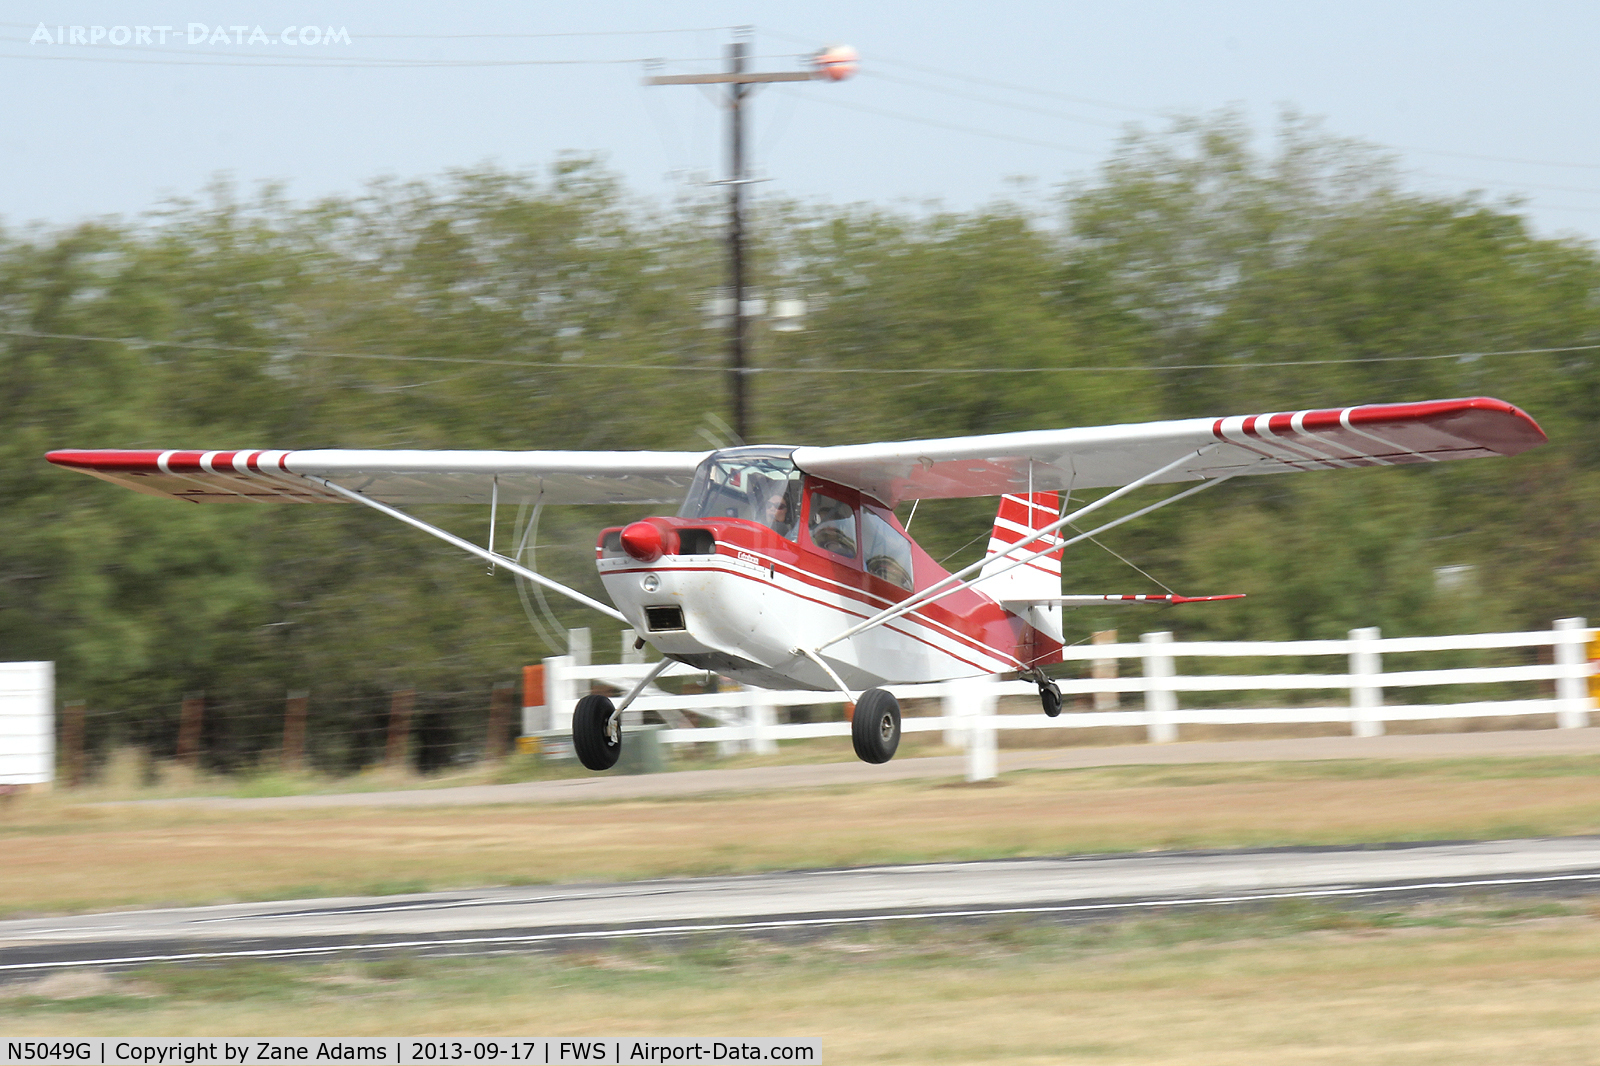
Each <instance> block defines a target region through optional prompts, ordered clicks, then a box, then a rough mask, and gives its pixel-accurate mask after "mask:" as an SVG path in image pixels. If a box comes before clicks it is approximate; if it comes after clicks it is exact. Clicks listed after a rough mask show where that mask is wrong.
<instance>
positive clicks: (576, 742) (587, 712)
mask: <svg viewBox="0 0 1600 1066" xmlns="http://www.w3.org/2000/svg"><path fill="white" fill-rule="evenodd" d="M613 710H615V705H614V704H612V702H611V701H610V700H609V699H607V698H606V697H604V696H593V695H590V696H585V697H583V699H581V700H579V701H578V706H577V707H575V708H573V711H572V749H573V750H574V751H576V752H577V753H578V761H579V762H581V763H583V765H585V766H587V767H588V768H589V769H591V770H609V769H611V768H612V767H613V766H615V765H617V756H618V755H621V754H622V732H621V729H620V728H619V729H618V731H617V732H616V734H615V735H613V734H612V732H611V712H612V711H613Z"/></svg>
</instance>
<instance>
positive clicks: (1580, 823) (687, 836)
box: [0, 757, 1600, 914]
mask: <svg viewBox="0 0 1600 1066" xmlns="http://www.w3.org/2000/svg"><path fill="white" fill-rule="evenodd" d="M1597 770H1600V759H1594V758H1554V757H1553V758H1546V759H1529V760H1479V761H1464V762H1460V763H1452V762H1446V761H1439V762H1430V763H1413V764H1379V763H1366V762H1350V763H1323V764H1306V763H1299V764H1239V765H1229V766H1175V767H1126V768H1108V769H1103V770H1083V771H1071V772H1029V773H1021V774H1012V775H1008V776H1007V777H1006V778H1004V779H1002V781H1001V783H1000V784H999V785H998V786H997V787H991V788H982V789H977V788H968V787H963V786H962V785H960V784H959V783H958V782H950V781H947V782H937V781H935V782H902V783H896V784H886V785H877V786H867V787H852V788H836V789H826V790H823V789H818V790H811V791H796V792H792V793H782V794H772V793H762V794H756V795H743V796H713V797H705V798H696V799H680V800H652V801H629V802H615V803H604V804H582V805H580V804H561V805H551V806H543V807H539V806H531V805H521V806H516V805H506V806H496V807H481V808H469V809H462V808H442V809H414V808H413V809H401V810H379V809H332V810H317V811H293V812H279V811H260V812H238V811H234V812H217V811H207V810H197V809H191V808H170V807H149V808H138V807H114V808H105V807H99V808H91V807H83V806H71V805H64V804H63V803H62V801H61V799H60V797H59V796H57V797H50V798H41V799H39V800H38V801H23V802H19V803H18V804H15V805H14V806H13V807H12V808H11V809H10V810H9V811H7V812H4V813H0V851H3V853H4V856H5V861H4V863H0V909H3V910H4V911H6V912H9V913H12V914H16V913H29V912H31V913H38V912H46V911H57V910H91V909H103V908H108V907H118V906H132V905H143V906H148V905H156V904H168V903H195V902H216V901H223V900H236V899H261V898H277V897H283V896H307V895H332V894H347V893H357V894H359V893H384V892H394V891H408V890H421V889H426V888H449V887H461V886H469V885H486V884H520V883H534V882H551V881H574V880H612V879H632V878H642V877H658V876H676V875H695V874H713V873H729V872H751V871H759V870H770V869H793V868H803V867H833V866H853V865H862V864H873V863H886V862H909V861H923V860H932V859H974V858H990V857H1005V856H1017V855H1062V854H1072V853H1082V852H1107V851H1137V850H1144V849H1165V848H1196V847H1226V846H1261V845H1283V844H1333V843H1358V842H1375V841H1395V840H1418V839H1467V838H1479V839H1482V838H1499V837H1515V836H1543V835H1565V834H1578V833H1594V832H1600V773H1597Z"/></svg>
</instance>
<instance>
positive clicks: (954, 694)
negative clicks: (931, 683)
mask: <svg viewBox="0 0 1600 1066" xmlns="http://www.w3.org/2000/svg"><path fill="white" fill-rule="evenodd" d="M940 703H941V706H940V708H939V713H940V714H941V715H943V716H944V720H945V727H944V746H945V747H947V748H965V747H966V746H967V739H968V737H967V723H965V722H962V721H958V720H957V719H959V718H960V717H961V716H962V715H964V714H966V713H967V712H966V711H965V710H963V709H962V708H963V707H964V706H965V704H964V703H963V702H962V689H961V684H960V682H958V681H947V682H945V686H944V696H943V697H942V698H941V700H940Z"/></svg>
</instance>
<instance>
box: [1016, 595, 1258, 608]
mask: <svg viewBox="0 0 1600 1066" xmlns="http://www.w3.org/2000/svg"><path fill="white" fill-rule="evenodd" d="M1244 596H1245V594H1244V593H1242V592H1230V593H1228V594H1226V595H1223V596H1179V595H1178V594H1176V593H1172V594H1169V595H1163V596H1157V595H1150V594H1146V593H1140V594H1138V595H1131V596H1044V597H1040V598H1038V599H1028V600H1001V601H1000V604H1001V606H1003V607H1005V608H1006V609H1007V610H1010V611H1020V610H1023V609H1025V608H1028V607H1099V606H1101V605H1102V604H1110V605H1112V606H1121V605H1124V604H1127V605H1133V604H1139V603H1147V604H1150V605H1152V606H1156V607H1167V606H1171V605H1172V604H1174V603H1214V602H1216V601H1217V600H1242V599H1244Z"/></svg>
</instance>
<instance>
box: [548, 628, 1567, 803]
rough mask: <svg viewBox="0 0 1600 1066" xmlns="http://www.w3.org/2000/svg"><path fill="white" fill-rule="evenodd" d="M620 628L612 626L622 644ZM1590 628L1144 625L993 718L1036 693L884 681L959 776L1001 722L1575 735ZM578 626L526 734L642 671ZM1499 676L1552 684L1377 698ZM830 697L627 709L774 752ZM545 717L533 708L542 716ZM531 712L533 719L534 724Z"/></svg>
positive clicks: (1092, 651)
mask: <svg viewBox="0 0 1600 1066" xmlns="http://www.w3.org/2000/svg"><path fill="white" fill-rule="evenodd" d="M629 637H631V633H627V634H624V644H625V645H626V644H627V642H628V638H629ZM1594 638H1595V631H1594V630H1592V629H1589V628H1588V623H1587V622H1586V621H1585V620H1584V619H1582V618H1563V619H1560V620H1559V621H1557V622H1556V623H1555V627H1554V628H1553V629H1551V630H1549V631H1541V632H1530V633H1460V634H1455V635H1451V636H1439V637H1391V638H1388V639H1385V638H1383V637H1381V636H1380V634H1379V633H1378V630H1377V629H1352V630H1351V631H1350V635H1349V637H1348V638H1347V639H1345V640H1290V641H1197V642H1183V643H1179V642H1174V641H1173V640H1172V634H1171V633H1145V634H1143V635H1142V636H1141V637H1140V639H1139V642H1138V643H1124V644H1094V645H1087V646H1082V645H1080V646H1076V647H1072V648H1068V649H1066V650H1065V652H1064V653H1063V657H1064V658H1065V659H1066V660H1067V661H1069V662H1072V661H1085V660H1105V659H1117V660H1136V661H1138V663H1139V664H1140V667H1141V669H1140V671H1139V675H1140V676H1134V677H1118V678H1081V679H1061V680H1058V682H1057V684H1058V685H1059V687H1060V688H1061V691H1062V694H1063V695H1064V696H1065V697H1066V700H1065V703H1066V706H1067V708H1068V709H1067V710H1065V711H1064V712H1063V713H1062V714H1061V715H1060V716H1059V717H1057V718H1049V717H1046V716H1045V715H1044V713H1043V712H1042V711H1040V712H1038V713H1034V714H997V713H996V704H997V701H998V699H999V698H1000V697H1001V696H1008V695H1020V696H1029V697H1033V696H1035V695H1036V693H1037V689H1036V688H1035V686H1034V685H1033V684H1032V683H1031V682H1027V681H1001V680H999V679H998V678H992V677H980V678H968V679H963V680H959V681H948V682H940V683H936V684H925V685H890V686H888V688H889V691H891V692H893V693H894V694H895V695H896V696H898V697H899V698H901V699H902V700H904V699H927V698H937V699H940V700H942V701H943V708H942V709H943V713H942V714H941V715H938V716H932V717H912V718H905V719H904V720H903V722H902V730H903V731H904V732H907V733H916V732H925V731H930V730H942V731H944V733H945V742H946V743H947V744H950V745H951V746H959V747H964V748H966V749H967V753H968V766H967V776H968V778H969V779H972V780H976V779H981V778H987V777H993V776H994V774H995V748H996V731H997V730H1001V729H1086V728H1092V727H1096V726H1143V727H1144V729H1145V733H1146V736H1147V737H1148V739H1149V740H1150V741H1151V742H1152V743H1166V742H1170V741H1174V740H1177V739H1178V727H1179V726H1182V725H1189V724H1208V725H1221V724H1228V725H1233V724H1270V723H1291V722H1339V723H1348V724H1349V726H1350V730H1351V732H1352V733H1353V734H1354V735H1356V736H1364V737H1371V736H1379V735H1381V734H1382V733H1383V731H1384V723H1385V722H1399V721H1422V720H1428V719H1448V718H1481V717H1493V716H1514V715H1530V714H1552V713H1553V714H1554V715H1555V716H1556V721H1557V724H1558V726H1559V727H1561V728H1564V729H1573V728H1579V727H1582V726H1586V725H1588V724H1589V712H1590V710H1591V709H1592V707H1593V702H1594V701H1593V700H1592V699H1591V698H1590V695H1589V678H1590V677H1591V675H1593V674H1594V673H1595V672H1596V670H1595V666H1594V665H1593V664H1591V663H1590V661H1589V646H1590V644H1591V642H1592V641H1593V640H1594ZM587 643H588V641H587V634H584V636H583V637H582V638H581V640H574V648H575V650H579V651H580V654H579V655H577V656H574V655H564V656H557V657H554V658H550V659H546V660H545V694H546V698H545V702H546V707H544V708H524V709H523V710H524V715H523V718H524V731H525V732H533V731H535V730H537V729H553V730H562V731H565V730H570V729H571V725H572V709H573V706H574V705H575V704H576V702H577V700H578V698H579V697H580V696H582V695H583V694H585V693H587V692H588V691H589V689H590V686H591V685H592V684H594V683H596V682H599V683H601V684H606V685H610V686H613V687H615V688H618V689H623V690H627V689H631V688H632V687H633V685H634V684H636V683H637V682H638V680H639V679H640V678H642V677H644V676H645V674H646V673H648V672H649V670H650V665H649V664H648V663H643V662H632V663H617V664H611V665H599V666H591V665H587V663H586V662H579V661H577V660H578V659H584V660H587V655H586V654H582V652H584V651H586V650H587ZM1540 647H1551V648H1553V655H1552V656H1551V658H1552V659H1553V662H1551V663H1548V664H1534V665H1522V666H1487V667H1483V666H1472V667H1455V668H1444V669H1429V670H1403V671H1392V672H1389V673H1385V672H1384V670H1383V656H1384V655H1385V654H1404V653H1417V652H1447V651H1463V650H1482V649H1506V648H1540ZM1319 655H1329V656H1335V655H1337V656H1344V657H1345V663H1346V670H1345V672H1344V673H1300V674H1227V675H1218V674H1178V673H1177V672H1176V669H1175V663H1174V660H1177V659H1184V658H1240V657H1248V658H1271V657H1280V658H1281V657H1293V658H1303V657H1307V656H1319ZM684 675H688V676H698V677H702V678H703V677H705V676H706V675H705V673H704V672H703V671H699V670H692V669H690V668H689V667H686V666H674V667H671V668H669V669H668V670H667V671H666V672H665V674H664V675H663V676H666V677H673V676H684ZM1505 682H1516V683H1531V682H1554V695H1553V697H1544V696H1533V697H1529V698H1519V699H1503V700H1475V701H1469V702H1461V703H1421V704H1410V703H1403V702H1394V703H1391V702H1388V700H1387V698H1386V696H1385V693H1387V692H1389V691H1391V690H1397V689H1411V688H1419V687H1425V686H1426V687H1435V686H1448V685H1482V684H1496V683H1505ZM1340 689H1342V690H1345V691H1347V692H1348V693H1349V698H1348V700H1347V701H1345V702H1343V703H1339V704H1337V705H1334V704H1329V705H1327V706H1300V707H1253V706H1251V707H1222V708H1216V707H1180V706H1179V700H1178V696H1179V694H1180V693H1185V692H1190V693H1194V692H1207V693H1212V692H1289V691H1307V690H1313V691H1315V690H1322V691H1327V690H1340ZM1107 692H1115V693H1143V694H1144V707H1143V709H1141V710H1101V711H1081V712H1080V711H1073V710H1071V707H1072V703H1073V700H1072V697H1073V696H1076V695H1079V694H1093V693H1107ZM829 702H832V703H835V704H837V703H838V702H839V700H838V698H837V697H836V696H832V695H831V694H829V693H826V692H810V691H805V692H800V691H772V690H766V689H749V688H746V689H738V690H735V691H730V692H706V693H697V694H694V695H682V696H674V695H670V694H667V693H665V692H663V691H661V690H660V689H656V688H654V687H652V689H650V690H647V691H646V693H645V694H643V695H641V696H640V697H639V699H637V700H635V701H634V703H633V704H632V706H630V707H629V708H628V711H627V713H626V718H627V719H628V721H627V723H625V724H629V725H634V724H638V723H639V722H640V721H641V719H642V716H643V715H644V713H645V712H647V711H654V712H655V713H656V714H658V715H660V716H661V717H662V718H663V719H664V720H666V721H668V722H669V723H673V724H672V725H671V726H669V728H667V729H664V730H663V731H662V732H661V734H660V740H661V741H662V742H663V743H666V744H686V743H707V742H715V743H717V744H719V745H720V746H721V747H722V749H723V750H724V751H725V752H733V751H754V752H772V751H776V749H777V741H779V740H787V739H798V738H803V737H847V736H849V735H850V724H849V723H848V722H797V723H789V724H778V720H777V719H778V716H777V708H778V707H793V706H806V705H816V704H825V703H829ZM540 712H544V713H542V714H541V713H540ZM684 712H693V713H694V714H696V715H699V716H706V717H710V718H712V719H713V720H714V721H715V722H716V723H717V724H715V725H711V726H699V727H694V726H692V725H690V724H689V722H688V719H687V718H685V717H684ZM541 719H542V720H541Z"/></svg>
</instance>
